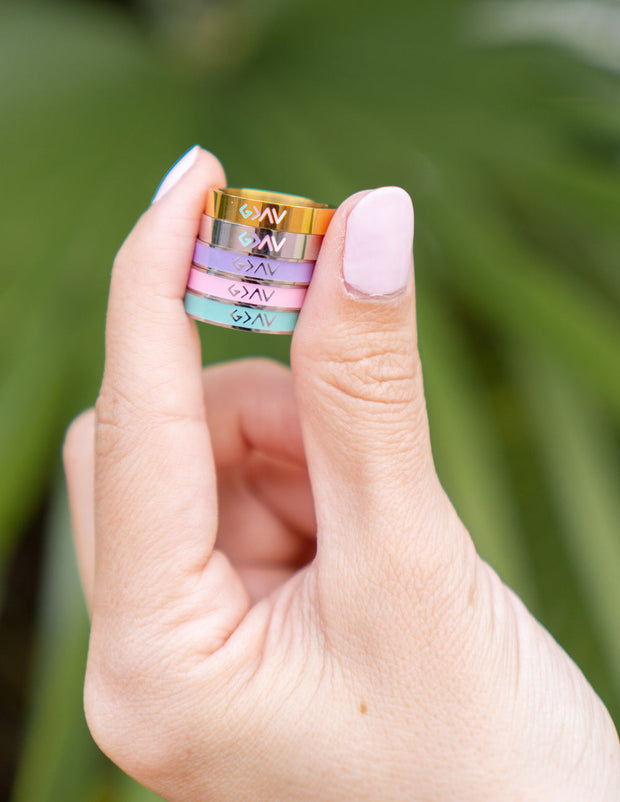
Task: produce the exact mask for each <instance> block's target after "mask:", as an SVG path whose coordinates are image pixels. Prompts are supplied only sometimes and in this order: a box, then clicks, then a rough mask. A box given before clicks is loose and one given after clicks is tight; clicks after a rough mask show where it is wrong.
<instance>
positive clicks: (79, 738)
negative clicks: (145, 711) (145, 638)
mask: <svg viewBox="0 0 620 802" xmlns="http://www.w3.org/2000/svg"><path fill="white" fill-rule="evenodd" d="M57 488H58V489H57V492H56V493H55V496H54V501H53V508H52V513H51V516H50V524H49V531H48V537H47V554H46V560H45V563H44V566H45V575H44V578H43V586H42V592H41V602H40V615H39V631H38V637H37V654H36V657H35V670H34V681H33V693H32V707H31V713H30V719H29V722H28V726H27V732H26V737H25V741H24V745H23V749H22V758H21V762H20V766H19V768H18V773H17V779H16V783H15V789H14V793H13V795H12V798H11V800H12V802H32V800H34V799H36V800H37V802H57V800H59V799H62V800H63V802H74V801H75V802H84V800H87V799H88V798H89V791H90V788H91V786H92V778H93V777H97V775H98V773H99V771H100V768H101V760H100V759H99V753H98V750H97V749H96V747H95V745H94V744H93V742H92V740H91V738H90V735H89V733H88V730H87V728H86V723H85V721H84V714H83V711H82V684H83V683H82V680H83V676H84V665H85V660H86V645H87V634H88V621H87V617H86V612H85V608H84V602H83V598H82V592H81V589H80V586H79V582H78V579H77V572H76V570H75V562H74V557H73V546H72V543H71V536H70V531H71V529H70V523H69V513H68V509H67V503H66V499H65V492H64V486H63V485H62V484H61V483H60V482H58V483H57ZM98 764H99V765H98Z"/></svg>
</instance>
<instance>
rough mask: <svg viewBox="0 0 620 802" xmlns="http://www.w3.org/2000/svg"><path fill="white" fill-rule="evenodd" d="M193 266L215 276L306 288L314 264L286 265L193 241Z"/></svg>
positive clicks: (291, 263)
mask: <svg viewBox="0 0 620 802" xmlns="http://www.w3.org/2000/svg"><path fill="white" fill-rule="evenodd" d="M192 261H193V263H194V264H195V265H198V267H207V268H210V269H211V270H217V271H218V272H219V273H225V274H226V275H230V276H236V277H237V278H243V279H246V278H249V279H256V280H260V281H261V282H275V283H277V284H292V285H300V286H302V287H305V286H307V285H308V284H309V283H310V279H311V278H312V272H313V270H314V262H286V261H282V260H278V259H265V258H264V257H262V256H250V255H248V254H244V253H234V252H233V251H223V250H220V249H219V248H215V247H213V246H211V245H206V244H205V243H204V242H200V240H196V244H195V245H194V258H193V260H192Z"/></svg>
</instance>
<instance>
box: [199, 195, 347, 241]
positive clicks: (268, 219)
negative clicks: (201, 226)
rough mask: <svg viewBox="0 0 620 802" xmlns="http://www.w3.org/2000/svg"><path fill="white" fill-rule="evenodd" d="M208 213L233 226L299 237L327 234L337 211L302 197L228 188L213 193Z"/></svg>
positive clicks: (208, 201)
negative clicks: (245, 225) (241, 224)
mask: <svg viewBox="0 0 620 802" xmlns="http://www.w3.org/2000/svg"><path fill="white" fill-rule="evenodd" d="M205 211H206V213H207V214H208V215H211V216H212V217H217V218H219V219H220V220H227V221H228V222H230V223H247V224H248V225H253V226H257V227H258V226H267V227H268V228H270V229H272V231H290V232H292V233H295V234H324V233H325V232H326V231H327V226H328V225H329V222H330V220H331V219H332V217H333V216H334V212H335V211H336V210H335V209H333V208H331V207H330V206H328V205H327V204H326V203H316V202H315V201H313V200H310V198H302V197H301V196H298V195H285V194H284V193H281V192H267V191H265V190H263V189H247V188H242V189H239V188H236V187H224V188H222V189H211V190H209V192H208V194H207V203H206V208H205Z"/></svg>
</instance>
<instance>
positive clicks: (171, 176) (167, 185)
mask: <svg viewBox="0 0 620 802" xmlns="http://www.w3.org/2000/svg"><path fill="white" fill-rule="evenodd" d="M199 150H200V147H199V146H198V145H194V147H193V148H190V149H189V150H188V151H187V153H184V154H183V155H182V156H181V158H180V159H179V160H178V161H176V162H175V163H174V164H173V165H172V167H171V168H170V169H169V170H168V172H167V173H166V175H165V176H164V177H163V179H162V181H161V184H160V185H159V186H158V187H157V192H156V193H155V194H154V195H153V200H152V201H151V203H155V201H158V200H159V199H160V198H162V197H163V196H164V195H165V194H166V192H168V190H170V189H172V187H173V186H174V185H175V184H176V183H177V181H179V179H180V178H181V177H182V176H184V175H185V173H186V172H187V171H188V170H189V168H190V167H191V166H192V164H193V163H194V162H195V161H196V158H197V156H198V151H199Z"/></svg>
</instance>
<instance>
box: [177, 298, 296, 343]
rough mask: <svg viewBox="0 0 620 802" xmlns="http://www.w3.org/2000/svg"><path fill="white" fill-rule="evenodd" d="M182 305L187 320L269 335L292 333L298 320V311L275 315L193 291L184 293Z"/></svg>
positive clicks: (270, 311) (266, 310)
mask: <svg viewBox="0 0 620 802" xmlns="http://www.w3.org/2000/svg"><path fill="white" fill-rule="evenodd" d="M183 305H184V307H185V311H186V312H187V314H188V315H189V316H190V317H193V318H195V319H196V320H201V321H203V322H204V323H213V324H215V325H216V326H225V327H226V328H228V329H244V330H245V331H257V332H262V333H268V334H292V333H293V329H294V328H295V323H297V318H298V317H299V312H276V311H274V310H268V309H257V308H256V307H254V306H243V305H242V304H229V303H224V302H222V301H214V300H213V299H211V298H202V297H200V296H199V295H194V294H193V293H192V292H186V293H185V299H184V301H183Z"/></svg>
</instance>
